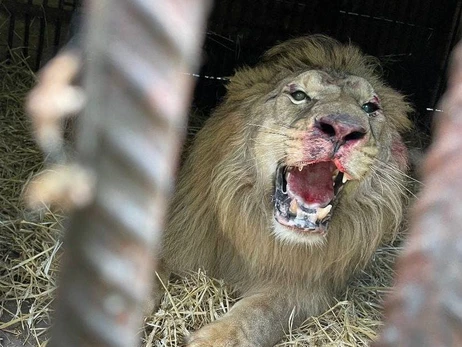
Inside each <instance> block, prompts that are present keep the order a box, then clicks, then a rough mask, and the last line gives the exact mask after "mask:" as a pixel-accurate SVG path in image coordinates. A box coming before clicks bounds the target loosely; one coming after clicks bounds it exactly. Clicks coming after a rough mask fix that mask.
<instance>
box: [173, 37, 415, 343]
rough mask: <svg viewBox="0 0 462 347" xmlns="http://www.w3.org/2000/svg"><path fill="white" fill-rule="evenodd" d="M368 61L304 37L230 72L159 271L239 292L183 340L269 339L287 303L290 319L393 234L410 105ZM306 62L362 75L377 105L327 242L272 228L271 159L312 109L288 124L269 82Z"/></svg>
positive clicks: (184, 186) (305, 125) (184, 173)
mask: <svg viewBox="0 0 462 347" xmlns="http://www.w3.org/2000/svg"><path fill="white" fill-rule="evenodd" d="M377 68H378V65H377V62H376V60H375V59H374V58H372V57H369V56H365V55H363V54H362V53H361V52H360V50H359V49H358V48H356V47H354V46H351V45H342V44H340V43H338V42H337V41H335V40H333V39H330V38H327V37H324V36H311V37H302V38H299V39H294V40H290V41H288V42H285V43H283V44H281V45H278V46H276V47H274V48H272V49H271V50H269V51H268V52H267V53H266V54H265V55H264V57H263V60H262V62H261V63H260V64H259V65H257V66H256V67H254V68H244V69H241V70H240V71H238V72H237V73H236V74H235V76H234V77H232V79H231V81H230V83H229V87H228V94H227V97H226V99H225V100H224V102H223V104H222V105H221V106H220V107H219V108H218V109H217V110H216V111H215V112H214V114H213V115H212V117H211V118H210V119H209V120H208V121H207V123H206V125H205V126H204V128H203V129H202V130H201V131H200V132H199V134H198V135H197V138H196V140H195V143H194V145H193V147H192V149H191V152H190V155H189V156H188V158H187V160H186V162H185V164H184V166H183V168H182V170H181V174H180V177H179V182H178V189H177V192H176V195H175V197H174V200H173V204H172V207H171V220H170V222H169V225H168V230H167V232H166V237H165V242H164V252H165V253H164V261H165V263H166V268H167V269H168V270H169V271H170V270H173V271H175V272H178V271H179V272H181V271H187V270H195V269H197V268H198V267H201V268H204V269H205V270H206V271H207V273H208V274H209V275H211V276H214V277H218V278H224V279H225V280H226V281H227V282H228V283H230V284H233V285H235V286H236V287H237V288H238V289H239V290H240V292H241V293H242V295H243V297H244V299H242V300H241V302H239V303H238V304H237V305H236V307H235V308H233V309H232V310H231V312H230V313H228V314H227V315H225V316H224V317H223V318H222V319H220V320H218V321H217V322H215V323H214V324H212V325H209V326H207V327H205V328H203V329H201V330H200V331H199V332H197V333H196V334H194V335H193V337H192V339H191V342H190V344H191V345H192V346H266V345H271V344H274V343H275V342H276V341H277V339H279V338H280V337H281V334H282V327H283V326H284V325H285V324H286V319H287V318H288V316H289V314H290V312H291V311H292V309H293V308H294V307H295V308H296V312H297V313H298V317H299V318H300V319H302V318H304V317H306V316H309V315H315V314H319V313H320V312H321V311H322V310H324V309H325V308H326V307H327V305H328V304H329V302H330V301H331V300H332V298H333V297H334V295H335V294H336V293H338V292H339V291H340V290H342V289H344V287H345V285H346V282H347V280H348V278H349V277H350V276H351V275H352V274H353V273H354V272H355V271H357V270H358V269H360V268H363V267H364V266H365V265H366V264H367V262H368V261H369V259H370V258H371V256H372V254H373V253H374V251H375V250H376V248H377V246H378V245H379V243H380V242H381V241H382V240H383V239H384V238H385V237H388V238H389V237H393V235H394V234H395V233H396V231H397V228H398V226H399V224H400V221H401V216H402V212H403V199H404V197H405V188H404V183H405V175H404V173H403V171H404V170H406V152H405V149H404V148H402V147H403V146H402V142H401V140H400V133H402V132H403V131H406V130H407V129H408V128H409V126H410V123H409V121H408V119H407V117H406V113H408V112H409V111H410V106H409V105H408V104H407V103H406V102H405V101H404V99H403V96H402V95H401V94H399V93H398V92H396V91H394V90H393V89H391V88H389V87H387V86H385V85H384V83H383V82H382V81H381V79H380V78H379V76H378V74H377ZM309 70H319V71H324V72H327V73H328V74H329V75H330V76H334V77H335V78H337V77H338V78H340V79H341V78H343V77H345V76H348V75H354V76H359V77H362V78H364V79H365V80H367V81H368V82H369V83H370V85H371V86H372V88H373V89H374V91H375V92H376V94H377V95H378V96H379V98H380V99H381V103H382V109H383V117H382V116H380V117H377V119H376V120H370V121H369V120H367V121H368V122H369V123H370V124H371V128H372V130H374V131H375V136H374V138H372V137H371V138H369V137H368V139H367V143H366V144H364V145H362V146H361V149H360V150H357V151H356V152H357V153H356V152H355V153H354V160H351V162H352V164H351V165H350V166H351V168H350V169H351V171H350V172H352V176H356V177H352V178H354V180H353V181H350V182H348V183H347V184H346V185H345V187H344V188H345V189H344V191H343V192H342V195H341V197H340V201H339V204H338V205H337V206H336V207H335V211H334V212H333V219H332V221H331V224H330V226H329V229H328V234H327V236H326V237H325V240H324V241H322V242H314V243H312V244H311V243H303V242H301V243H296V242H295V243H294V242H284V240H280V239H278V238H276V237H275V236H274V234H273V233H272V223H273V220H274V217H273V206H272V202H271V199H272V193H273V176H272V175H273V174H274V171H272V170H273V168H274V165H276V163H275V161H278V160H281V159H284V158H285V160H287V161H290V160H293V161H295V162H296V161H297V160H300V158H298V159H294V158H296V157H297V156H300V155H301V154H300V151H298V149H297V148H298V147H300V146H301V144H300V141H301V140H300V139H299V138H300V136H298V135H299V134H303V133H304V132H306V129H310V127H312V120H313V119H314V117H316V114H310V112H312V113H313V112H314V113H316V112H315V111H307V113H306V116H305V115H304V116H305V118H304V119H303V120H302V121H299V122H298V123H296V124H297V125H296V126H295V127H293V128H290V129H289V127H288V126H287V125H288V124H289V123H290V122H289V121H293V120H294V118H295V115H294V114H293V111H290V110H292V109H293V108H294V107H295V106H294V105H291V104H287V101H285V100H286V99H278V98H279V96H278V95H279V94H278V91H279V90H280V89H281V88H282V87H281V86H283V85H284V83H286V81H289V80H291V79H294V78H298V77H297V76H300V74H301V73H303V72H306V71H309ZM273 99H274V100H275V101H274V104H273ZM339 100H340V101H338V103H339V105H340V106H339V107H350V109H353V107H356V108H358V107H360V106H358V105H356V104H354V102H353V101H352V99H351V98H343V96H342V99H339ZM352 102H353V104H354V105H352V104H351V103H352ZM325 107H327V108H326V110H329V105H328V104H326V106H325ZM356 108H355V110H356ZM313 109H314V108H313ZM358 110H360V108H358ZM355 112H356V111H355ZM357 113H358V114H359V116H358V117H363V116H361V115H360V113H359V111H358V112H357ZM298 117H299V116H298ZM381 117H382V118H381ZM365 119H367V118H365ZM374 122H375V123H374ZM287 134H289V135H290V136H291V137H290V141H286V140H285V138H286V137H287V136H289V135H287ZM284 136H285V137H284ZM287 143H292V145H293V146H295V147H294V148H295V149H294V150H293V152H294V153H292V154H291V153H290V150H289V149H287V146H288V145H287ZM297 146H298V147H297ZM289 147H290V146H289ZM394 147H397V148H394ZM291 148H292V147H291ZM392 150H393V151H392ZM297 151H298V152H297ZM371 158H372V159H371ZM318 241H319V240H318ZM278 326H279V327H281V328H280V329H279V328H278Z"/></svg>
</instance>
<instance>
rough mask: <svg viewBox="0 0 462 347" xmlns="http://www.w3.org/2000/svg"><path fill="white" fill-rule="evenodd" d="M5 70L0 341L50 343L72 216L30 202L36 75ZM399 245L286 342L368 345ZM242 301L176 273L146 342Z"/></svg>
mask: <svg viewBox="0 0 462 347" xmlns="http://www.w3.org/2000/svg"><path fill="white" fill-rule="evenodd" d="M0 76H1V77H0V170H1V176H0V346H16V344H15V342H14V341H16V343H17V341H18V340H21V341H27V344H28V345H32V346H45V345H46V339H47V327H48V326H49V324H50V315H51V314H52V301H53V294H54V290H55V286H56V281H55V279H56V277H57V273H58V263H59V257H60V246H61V237H62V229H63V221H64V216H63V215H62V214H60V213H57V212H51V211H48V210H46V209H43V210H42V211H39V212H31V211H28V210H27V209H26V208H25V207H24V204H23V202H22V193H23V187H24V184H25V183H26V182H27V181H28V180H30V178H31V177H32V176H33V175H34V174H35V173H37V172H38V171H39V170H40V169H41V167H42V164H41V163H42V156H41V154H40V152H39V150H38V149H37V147H36V146H35V145H34V143H33V141H32V138H31V135H30V127H29V124H28V121H27V118H26V117H25V115H24V112H23V100H24V96H25V94H26V92H27V91H28V90H29V89H30V87H31V85H32V84H33V82H34V75H33V74H32V73H31V72H30V70H29V69H28V68H27V67H25V65H24V64H13V65H6V64H3V65H1V66H0ZM398 252H399V248H398V247H394V246H386V247H383V248H381V249H380V250H379V251H378V252H377V254H376V256H375V258H374V259H373V261H372V264H371V266H370V268H369V269H368V270H367V271H366V272H363V273H361V274H360V276H359V278H357V279H355V280H354V281H353V282H352V283H351V285H350V287H349V289H348V291H347V293H346V294H345V295H344V296H343V297H339V298H338V302H337V304H336V305H335V306H334V307H332V308H331V309H330V310H329V311H328V312H326V313H324V314H323V315H321V316H319V317H314V318H310V319H309V320H307V321H306V322H305V323H304V324H303V325H302V326H301V327H300V328H296V329H291V327H290V323H289V322H288V325H287V336H286V338H285V339H284V340H283V341H282V342H281V343H280V344H279V345H278V346H365V345H367V344H368V342H369V341H370V340H371V339H374V338H375V336H376V334H377V331H378V330H379V328H380V326H381V312H380V309H381V302H382V300H383V297H384V295H385V294H386V293H387V291H388V290H389V285H390V283H391V278H392V275H393V270H392V266H393V262H394V259H395V257H396V255H397V253H398ZM235 301H236V297H235V295H233V292H232V290H231V289H230V288H228V287H227V286H225V285H224V284H223V283H222V282H221V281H218V280H214V279H211V278H209V277H207V276H206V275H205V274H204V273H202V272H200V271H199V272H197V273H192V274H190V275H189V276H187V277H185V278H177V279H174V280H172V281H171V282H170V283H169V284H168V294H167V295H166V296H165V297H164V299H163V302H162V305H161V308H160V310H159V311H157V312H155V313H153V314H152V315H151V316H149V317H147V318H146V320H145V323H146V324H145V327H144V328H143V329H141V331H140V337H141V339H142V341H143V345H144V346H177V345H181V344H182V340H183V337H184V336H185V335H187V334H188V331H192V330H195V329H197V328H199V327H200V326H202V325H204V324H206V323H208V322H210V321H213V320H215V319H216V318H217V317H219V316H221V315H222V314H223V313H225V312H227V311H228V310H229V309H230V307H231V306H232V304H233V303H234V302H235ZM15 338H17V339H18V340H15ZM8 340H9V341H10V342H8Z"/></svg>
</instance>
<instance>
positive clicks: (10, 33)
mask: <svg viewBox="0 0 462 347" xmlns="http://www.w3.org/2000/svg"><path fill="white" fill-rule="evenodd" d="M15 22H16V15H15V14H13V13H12V14H11V15H10V23H9V25H8V48H9V51H8V53H7V60H10V59H11V50H12V49H13V48H14V25H15Z"/></svg>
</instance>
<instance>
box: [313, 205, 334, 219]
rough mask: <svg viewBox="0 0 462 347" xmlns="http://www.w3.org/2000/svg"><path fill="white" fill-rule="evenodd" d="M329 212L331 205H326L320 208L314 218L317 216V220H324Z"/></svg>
mask: <svg viewBox="0 0 462 347" xmlns="http://www.w3.org/2000/svg"><path fill="white" fill-rule="evenodd" d="M330 210H332V205H327V206H326V207H324V208H320V209H319V210H318V211H317V212H316V216H317V218H318V220H323V219H324V218H326V217H327V215H328V214H329V212H330Z"/></svg>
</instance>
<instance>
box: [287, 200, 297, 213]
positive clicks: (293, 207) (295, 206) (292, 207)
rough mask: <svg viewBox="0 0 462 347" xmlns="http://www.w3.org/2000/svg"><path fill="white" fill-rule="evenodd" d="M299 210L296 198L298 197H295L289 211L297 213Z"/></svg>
mask: <svg viewBox="0 0 462 347" xmlns="http://www.w3.org/2000/svg"><path fill="white" fill-rule="evenodd" d="M297 210H298V203H297V200H296V199H293V200H292V201H291V202H290V206H289V211H290V212H292V213H293V214H295V215H296V214H297Z"/></svg>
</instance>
